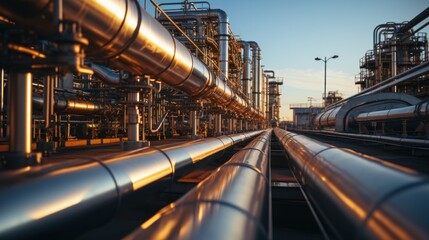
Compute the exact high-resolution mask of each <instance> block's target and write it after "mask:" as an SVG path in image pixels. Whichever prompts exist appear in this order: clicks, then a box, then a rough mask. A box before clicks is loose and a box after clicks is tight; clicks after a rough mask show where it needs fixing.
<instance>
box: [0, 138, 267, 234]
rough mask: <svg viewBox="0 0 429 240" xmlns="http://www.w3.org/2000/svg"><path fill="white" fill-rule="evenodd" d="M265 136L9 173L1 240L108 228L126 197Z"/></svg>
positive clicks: (1, 189) (2, 183)
mask: <svg viewBox="0 0 429 240" xmlns="http://www.w3.org/2000/svg"><path fill="white" fill-rule="evenodd" d="M261 132H262V131H257V132H251V133H245V134H244V133H242V134H235V135H228V136H220V137H218V138H207V139H204V140H196V141H190V142H186V143H180V144H175V145H166V146H159V147H146V148H141V149H138V150H133V151H126V152H121V153H118V154H110V155H104V156H88V157H85V158H81V159H75V160H71V161H68V162H64V163H60V164H48V165H42V166H37V167H27V168H25V169H21V170H16V171H8V172H3V173H2V174H1V175H0V196H1V198H0V212H1V215H0V239H17V238H34V239H36V238H44V237H47V236H49V233H50V232H52V231H54V230H57V229H60V228H65V229H68V230H67V231H70V229H69V228H71V227H72V226H79V227H85V226H86V224H90V223H91V224H98V225H99V224H102V223H104V222H106V221H107V220H109V219H110V218H111V217H112V216H113V214H114V213H115V211H116V210H117V209H118V207H119V205H120V203H121V199H122V198H123V197H124V196H126V195H128V194H130V193H132V192H134V191H137V190H139V189H142V188H144V187H145V186H148V185H149V184H152V183H154V182H156V181H158V180H160V179H164V178H166V177H169V178H171V179H174V178H175V173H176V172H177V171H178V170H180V169H182V168H184V167H186V166H188V165H191V164H194V163H196V162H199V161H201V160H203V159H204V158H206V157H208V156H211V155H212V154H215V153H218V152H221V151H223V150H225V149H227V148H229V147H230V146H233V145H234V144H236V143H239V142H241V141H245V140H247V139H250V138H252V137H255V136H256V135H258V134H260V133H261ZM76 223H78V224H76ZM91 227H92V226H91ZM50 237H52V236H50Z"/></svg>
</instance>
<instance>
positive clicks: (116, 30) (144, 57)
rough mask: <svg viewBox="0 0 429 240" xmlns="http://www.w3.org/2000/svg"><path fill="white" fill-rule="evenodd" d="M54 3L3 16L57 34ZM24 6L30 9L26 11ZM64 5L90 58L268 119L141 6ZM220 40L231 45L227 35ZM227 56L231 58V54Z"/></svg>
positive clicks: (4, 7) (9, 8) (7, 7)
mask: <svg viewBox="0 0 429 240" xmlns="http://www.w3.org/2000/svg"><path fill="white" fill-rule="evenodd" d="M51 2H52V1H49V0H36V1H30V2H28V1H24V0H17V1H8V2H2V3H0V14H2V15H3V16H5V17H8V18H10V19H12V20H13V21H15V22H17V23H19V24H21V25H24V26H27V27H29V28H31V29H33V30H35V31H38V32H39V33H42V34H46V35H51V34H52V33H53V32H54V24H53V21H52V6H51ZM22 6H26V8H25V10H23V8H22ZM63 6H64V7H63V14H64V19H68V20H72V21H76V22H78V23H79V24H80V26H81V27H82V32H83V35H84V36H85V37H86V38H88V39H89V42H90V45H89V47H88V50H87V56H88V58H89V59H92V60H93V61H94V62H105V61H106V60H108V61H109V63H111V65H112V66H113V67H116V68H118V69H123V70H127V71H129V72H131V73H133V74H135V75H151V76H153V78H159V79H161V80H162V81H163V82H165V83H167V84H168V85H170V86H172V87H175V88H177V89H179V90H182V91H184V92H186V93H187V94H189V95H191V96H194V97H204V98H207V99H210V100H211V101H213V102H214V103H216V104H219V105H222V106H225V107H226V108H227V109H229V110H232V111H237V112H238V113H240V114H243V115H249V116H250V117H252V118H258V119H263V115H262V114H260V113H258V112H257V111H254V110H252V109H250V111H249V107H248V105H247V104H246V102H245V101H244V100H243V99H242V98H241V97H240V96H238V95H237V94H236V93H234V92H233V90H232V89H231V88H230V87H229V86H228V85H226V83H225V82H224V81H223V80H222V79H219V78H218V77H215V75H214V74H213V73H212V71H211V70H210V69H209V68H208V67H207V66H206V65H205V64H204V63H203V62H201V61H200V60H199V59H198V58H196V57H195V56H194V55H193V54H191V53H190V52H189V50H188V49H187V48H186V47H185V46H184V45H183V44H182V43H180V42H179V41H178V40H177V39H175V38H174V37H173V36H172V35H171V34H170V33H169V31H168V30H166V29H165V28H164V27H163V26H162V25H161V24H160V23H159V22H158V21H156V20H155V19H154V18H153V17H152V16H151V15H150V14H149V13H147V12H146V11H145V10H144V9H142V8H141V7H140V5H139V3H138V1H136V0H125V1H114V0H106V1H91V0H85V1H64V2H63ZM34 13H38V14H34ZM225 25H227V24H226V23H225ZM222 34H223V33H222ZM220 37H221V38H222V39H223V40H222V41H223V42H227V39H228V34H227V33H226V34H224V35H223V36H220ZM225 51H227V50H225ZM222 55H225V56H227V52H224V53H223V54H222ZM223 64H226V63H225V62H224V63H223ZM226 65H227V64H226Z"/></svg>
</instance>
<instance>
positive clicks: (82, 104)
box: [30, 95, 113, 115]
mask: <svg viewBox="0 0 429 240" xmlns="http://www.w3.org/2000/svg"><path fill="white" fill-rule="evenodd" d="M32 99H33V106H34V107H36V108H39V109H42V108H43V104H44V100H43V97H41V96H37V95H34V96H33V97H32ZM30 106H31V104H30ZM112 108H113V107H112V106H111V105H110V104H105V103H96V102H91V101H87V100H83V99H71V98H67V97H61V96H55V100H54V110H55V112H57V113H64V114H79V115H92V114H104V113H106V112H107V111H109V110H110V109H112Z"/></svg>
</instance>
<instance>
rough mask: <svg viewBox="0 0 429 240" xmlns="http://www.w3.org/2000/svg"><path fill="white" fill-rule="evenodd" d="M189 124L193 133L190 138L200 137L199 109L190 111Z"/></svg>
mask: <svg viewBox="0 0 429 240" xmlns="http://www.w3.org/2000/svg"><path fill="white" fill-rule="evenodd" d="M189 124H190V126H191V135H190V136H189V138H190V139H199V138H200V136H198V135H197V111H196V110H191V111H190V112H189Z"/></svg>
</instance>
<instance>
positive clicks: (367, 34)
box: [140, 0, 429, 121]
mask: <svg viewBox="0 0 429 240" xmlns="http://www.w3.org/2000/svg"><path fill="white" fill-rule="evenodd" d="M140 2H141V3H143V2H144V1H143V0H140ZM156 2H157V3H158V4H159V3H166V2H183V1H178V0H158V1H156ZM208 2H209V3H210V6H211V8H212V9H222V10H224V11H225V12H226V13H227V14H228V17H229V22H230V27H231V29H232V32H233V33H234V35H235V36H237V37H239V38H241V39H242V40H245V41H255V42H257V43H258V45H259V46H260V48H261V54H262V65H264V66H265V67H264V69H265V70H274V71H275V74H276V77H282V78H283V79H284V84H283V86H282V87H281V93H282V96H281V110H280V118H281V120H289V121H291V120H292V110H290V109H289V105H290V104H300V103H309V102H308V99H309V98H310V97H311V98H313V100H312V102H313V103H316V104H321V103H322V94H323V86H324V63H323V62H322V61H315V60H314V58H316V57H320V58H324V57H327V58H329V57H331V56H333V55H338V56H339V57H338V58H336V59H331V60H329V61H328V63H327V92H328V91H337V90H338V92H340V93H342V94H343V96H344V97H350V96H352V95H354V94H356V93H357V92H358V87H357V85H355V84H354V82H355V75H356V74H358V73H359V71H360V69H359V60H360V58H362V57H363V56H364V55H365V53H366V52H367V51H368V50H369V49H372V47H373V40H372V39H373V38H372V35H373V30H374V28H375V27H376V26H377V25H379V24H383V23H386V22H396V23H401V22H404V21H410V20H411V19H413V18H414V17H415V16H417V15H418V14H419V13H421V12H422V11H423V10H424V9H426V8H427V7H429V1H428V0H353V1H352V0H246V1H243V0H210V1H208ZM147 7H148V8H147V10H148V12H149V13H151V14H152V15H153V13H154V11H153V7H152V5H151V3H150V1H147ZM423 31H424V32H428V27H426V28H425V29H424V30H423Z"/></svg>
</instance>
